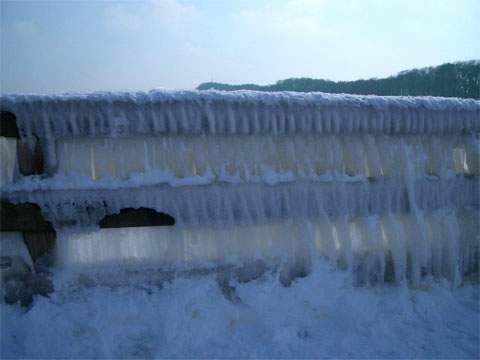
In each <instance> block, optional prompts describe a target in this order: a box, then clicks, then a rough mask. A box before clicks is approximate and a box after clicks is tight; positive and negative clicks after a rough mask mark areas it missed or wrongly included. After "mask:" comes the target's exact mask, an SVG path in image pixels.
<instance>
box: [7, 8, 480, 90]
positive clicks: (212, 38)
mask: <svg viewBox="0 0 480 360" xmlns="http://www.w3.org/2000/svg"><path fill="white" fill-rule="evenodd" d="M0 11H1V34H2V38H1V40H2V41H1V65H0V73H1V84H0V85H1V86H0V92H1V93H2V94H7V93H10V94H12V93H38V94H52V93H88V92H94V91H148V90H151V89H165V90H167V89H186V90H193V89H195V88H196V87H197V86H198V85H200V84H201V83H205V82H216V83H226V84H235V85H237V84H249V83H252V84H258V85H267V84H274V83H275V82H277V81H280V80H284V79H289V78H314V79H325V80H331V81H355V80H361V79H371V78H385V77H390V76H395V75H396V74H399V73H400V72H402V71H406V70H411V69H421V68H428V67H433V66H438V65H441V64H444V63H451V62H463V61H471V60H473V61H478V60H477V59H480V43H479V42H478V40H477V39H478V38H480V28H479V27H478V25H477V23H476V19H478V18H480V2H479V1H475V0H462V1H453V0H442V1H434V0H427V1H424V2H421V3H420V2H416V1H414V0H409V1H398V0H394V1H388V2H379V1H377V0H367V1H362V2H359V1H357V0H349V1H342V2H338V1H336V2H334V1H331V0H285V1H272V0H261V1H253V0H247V1H241V2H220V1H214V0H212V1H187V0H157V1H152V0H149V1H142V2H125V1H108V2H96V1H92V2H62V1H49V2H45V1H37V2H35V1H24V2H15V1H2V2H1V10H0ZM425 19H428V21H425Z"/></svg>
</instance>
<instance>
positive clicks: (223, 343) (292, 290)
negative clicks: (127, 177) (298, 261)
mask: <svg viewBox="0 0 480 360" xmlns="http://www.w3.org/2000/svg"><path fill="white" fill-rule="evenodd" d="M115 274H116V276H120V275H121V271H116V272H115ZM144 275H145V277H146V278H148V275H147V274H144ZM54 280H55V286H56V292H55V293H53V294H52V296H51V298H49V299H48V298H42V297H37V298H36V300H35V302H34V305H33V307H32V308H31V309H30V311H28V312H24V311H23V310H21V309H20V308H19V307H16V306H7V305H4V304H1V305H0V310H1V346H0V347H1V357H2V358H213V357H215V358H239V357H244V358H302V357H310V358H326V357H334V358H435V359H438V358H455V359H459V358H462V359H477V358H478V357H479V355H480V354H479V346H480V344H479V338H480V334H479V328H480V323H479V301H480V299H479V295H480V294H479V287H478V283H477V284H465V285H464V286H462V287H460V288H456V289H453V290H452V288H451V287H450V285H449V284H447V283H446V282H442V281H428V282H425V283H424V284H423V285H422V287H420V288H418V289H409V288H407V287H405V286H398V287H390V286H385V287H373V288H356V287H352V286H351V279H350V278H349V275H348V273H345V272H341V271H336V270H333V269H332V268H331V266H330V264H329V263H327V262H325V261H323V260H318V261H316V262H315V266H314V271H313V272H312V274H311V275H310V276H308V277H306V278H303V279H298V280H297V281H295V282H294V283H293V284H292V286H291V287H289V288H284V287H282V286H281V285H280V284H279V282H278V280H277V279H276V275H275V274H272V273H269V274H267V275H265V276H264V277H262V278H260V279H258V280H256V281H252V282H249V283H245V284H237V283H232V284H231V285H232V286H235V287H236V293H237V295H238V298H239V300H237V301H235V302H231V301H228V300H226V298H225V297H224V296H223V295H222V293H221V291H220V288H219V287H218V285H217V282H216V281H215V278H214V276H204V277H195V278H181V279H180V278H179V279H176V280H175V281H173V282H172V283H168V282H166V283H163V287H162V288H161V287H160V286H157V285H158V284H157V285H155V284H154V283H151V282H150V283H149V282H148V281H145V282H143V283H142V282H137V283H133V284H131V285H128V284H126V285H122V286H119V285H112V284H103V285H102V284H98V285H95V277H94V276H93V275H91V276H86V275H81V276H74V274H72V273H69V272H66V271H55V275H54Z"/></svg>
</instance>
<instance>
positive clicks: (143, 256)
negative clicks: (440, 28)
mask: <svg viewBox="0 0 480 360" xmlns="http://www.w3.org/2000/svg"><path fill="white" fill-rule="evenodd" d="M477 215H478V213H477V212H474V211H467V210H464V211H460V212H455V211H452V210H445V209H440V210H436V211H427V212H423V213H422V214H421V216H420V219H418V218H414V216H413V215H408V214H386V215H382V216H366V217H355V218H345V217H329V216H327V215H323V216H320V217H318V218H317V219H316V220H315V221H314V222H312V221H303V222H302V221H299V222H298V221H297V222H295V221H289V220H285V221H280V222H274V223H270V224H266V225H247V226H245V225H238V226H227V227H222V228H201V229H184V228H179V227H156V228H125V229H104V230H99V231H91V232H88V231H84V232H83V233H82V232H76V233H71V232H68V231H66V232H60V234H59V239H58V254H59V258H60V260H61V262H62V264H63V265H64V266H79V265H88V266H92V265H99V264H108V265H111V264H116V263H118V262H121V263H124V262H128V263H130V264H134V263H135V262H137V263H138V262H141V263H142V264H150V266H152V265H153V266H155V267H162V268H164V269H165V268H167V269H168V268H174V269H177V270H178V269H181V268H189V267H193V268H198V267H202V266H203V267H205V266H209V265H210V266H215V265H217V266H218V265H239V266H240V265H243V264H245V263H247V264H248V263H250V264H252V263H254V262H256V261H257V262H258V261H261V262H262V263H263V264H264V266H265V267H267V268H268V267H272V266H274V267H278V266H280V267H281V268H282V269H283V270H282V271H285V268H292V269H291V270H290V271H295V267H299V266H300V267H301V268H302V269H307V271H308V268H309V266H310V264H311V262H312V260H313V259H314V258H315V257H316V256H319V255H321V256H325V257H327V258H329V259H331V260H332V261H334V262H338V264H339V265H340V266H341V267H346V268H349V269H350V270H351V271H352V273H353V275H354V279H355V281H356V282H357V283H358V284H365V283H382V282H384V281H385V280H387V281H396V282H401V281H403V280H405V279H409V280H410V281H411V282H412V283H414V284H418V283H419V282H420V280H421V278H422V277H424V276H427V275H433V276H438V277H446V278H448V279H450V280H452V282H453V283H458V282H460V281H461V279H462V277H463V275H464V274H467V273H471V272H473V271H478V264H479V258H478V257H479V241H478V240H479V238H478V231H479V224H478V223H477V221H476V220H475V218H476V216H477ZM419 220H420V222H419ZM420 224H421V225H420ZM420 226H425V229H424V230H426V231H425V232H423V231H422V229H420V228H419V227H420ZM475 234H476V235H475Z"/></svg>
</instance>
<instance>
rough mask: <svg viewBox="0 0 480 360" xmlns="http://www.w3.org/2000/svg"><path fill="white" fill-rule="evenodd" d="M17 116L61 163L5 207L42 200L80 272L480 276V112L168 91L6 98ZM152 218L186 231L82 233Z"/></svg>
mask: <svg viewBox="0 0 480 360" xmlns="http://www.w3.org/2000/svg"><path fill="white" fill-rule="evenodd" d="M2 108H3V109H4V110H8V111H10V112H12V113H14V114H15V115H16V117H17V124H18V127H19V132H20V135H21V137H22V141H23V142H27V143H28V144H30V146H33V144H34V143H35V142H37V141H39V143H40V144H41V145H42V148H43V151H44V158H45V160H46V164H47V167H46V176H33V177H32V176H29V177H22V176H17V177H14V181H13V183H10V184H8V185H6V186H4V187H3V188H2V190H3V195H2V196H3V198H5V199H7V200H9V201H11V202H14V203H23V202H33V203H36V204H39V205H40V207H41V209H42V211H43V213H44V215H45V216H46V217H47V219H49V220H50V221H52V223H53V224H54V226H55V227H56V228H57V230H58V231H59V234H61V235H60V238H61V239H60V240H61V241H60V242H59V244H58V246H59V249H60V253H61V254H63V255H62V256H63V259H64V261H66V262H81V263H82V262H86V263H89V262H92V261H108V260H109V259H111V258H112V256H113V254H116V255H117V256H119V257H125V258H128V257H132V256H133V257H134V258H142V259H150V260H152V259H153V260H155V261H157V262H159V263H162V264H170V265H171V264H172V263H176V264H178V263H182V264H184V263H189V262H190V263H192V264H198V263H199V262H202V261H206V260H208V261H216V262H220V263H222V262H228V261H232V258H236V260H235V261H237V260H238V259H243V260H246V259H250V260H252V259H261V260H264V261H267V260H268V261H269V262H272V261H273V260H272V259H276V260H275V261H273V262H276V263H282V264H289V265H288V266H293V265H292V264H296V263H297V262H296V260H295V259H298V258H299V259H302V261H301V262H302V263H303V266H304V267H305V266H306V267H308V263H309V261H310V260H308V259H311V257H312V256H313V254H322V255H325V256H328V257H330V258H332V259H334V260H336V261H337V262H338V263H340V264H342V266H347V267H349V268H350V269H352V270H353V272H354V273H355V274H357V275H358V277H359V279H360V282H365V281H373V282H378V281H383V279H386V278H394V279H395V280H397V281H401V280H402V279H405V278H408V279H410V280H411V281H412V282H413V283H414V284H418V282H419V281H420V279H421V277H422V276H425V275H431V274H433V275H439V276H446V277H448V278H450V279H451V280H452V281H453V282H455V283H458V281H460V280H461V278H462V276H463V275H464V274H466V273H469V272H472V271H478V263H479V260H478V257H479V250H478V249H479V227H478V222H475V221H474V219H476V218H477V217H478V215H479V210H478V209H479V206H480V200H479V196H480V194H479V180H478V179H479V178H478V176H479V168H480V159H479V156H480V141H479V137H478V133H479V132H480V102H479V101H475V100H460V99H443V98H428V97H422V98H410V97H377V96H353V95H330V94H322V93H309V94H298V93H260V92H249V91H240V92H226V93H224V92H218V91H207V92H197V91H181V92H162V91H156V92H150V93H136V94H126V93H123V94H107V93H98V94H92V95H66V96H50V97H49V96H5V97H2ZM140 207H144V208H150V209H154V210H157V211H158V212H165V213H168V214H169V215H171V216H173V217H174V218H175V227H174V228H172V229H169V230H166V229H156V230H153V229H151V230H149V231H147V232H145V233H143V235H142V236H139V235H138V234H137V235H135V232H134V231H133V230H131V231H125V232H124V233H123V234H124V236H125V238H122V240H121V241H120V240H119V241H115V240H114V239H115V235H112V234H110V232H108V234H107V233H105V232H103V233H98V234H96V235H88V236H86V235H85V236H83V235H82V236H80V235H78V233H75V231H77V232H78V231H79V229H89V228H91V226H95V225H96V224H97V223H98V222H99V221H100V220H101V219H102V218H103V217H105V216H106V215H108V214H115V213H119V212H120V210H122V209H125V208H140ZM72 229H77V230H75V231H74V233H73V235H72V231H73V230H72ZM266 229H267V230H266ZM82 231H83V230H82ZM88 231H90V230H88ZM112 231H113V230H112ZM102 234H104V235H102ZM105 234H106V235H105ZM97 235H98V236H97ZM117 237H118V234H117ZM107 238H108V239H110V240H107ZM140 238H141V239H142V240H141V241H139V240H138V239H140ZM99 239H103V241H102V244H103V245H100V242H99ZM134 239H135V240H136V241H134ZM232 239H236V240H235V241H234V240H232ZM202 244H203V245H202ZM95 249H97V250H98V251H97V250H95ZM266 249H267V250H268V251H267V250H266ZM273 249H275V251H274V250H273ZM266 251H267V252H268V253H270V255H268V256H267V255H266ZM132 254H133V255H132ZM272 254H274V255H272ZM113 257H115V256H113ZM285 259H286V260H285Z"/></svg>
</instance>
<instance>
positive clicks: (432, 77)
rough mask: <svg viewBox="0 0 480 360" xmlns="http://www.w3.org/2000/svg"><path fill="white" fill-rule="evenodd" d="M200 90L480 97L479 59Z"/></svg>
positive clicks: (210, 85) (205, 86)
mask: <svg viewBox="0 0 480 360" xmlns="http://www.w3.org/2000/svg"><path fill="white" fill-rule="evenodd" d="M197 89H198V90H208V89H216V90H227V91H232V90H258V91H299V92H310V91H321V92H328V93H345V94H373V95H403V96H444V97H459V98H473V99H480V60H472V61H463V62H455V63H446V64H442V65H439V66H434V67H427V68H422V69H412V70H406V71H402V72H400V73H398V74H397V75H394V76H390V77H387V78H384V79H377V78H373V79H367V80H355V81H331V80H325V79H311V78H290V79H285V80H279V81H277V82H276V83H275V84H271V85H256V84H242V85H230V84H222V83H216V82H207V83H202V84H200V85H199V86H198V87H197Z"/></svg>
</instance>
